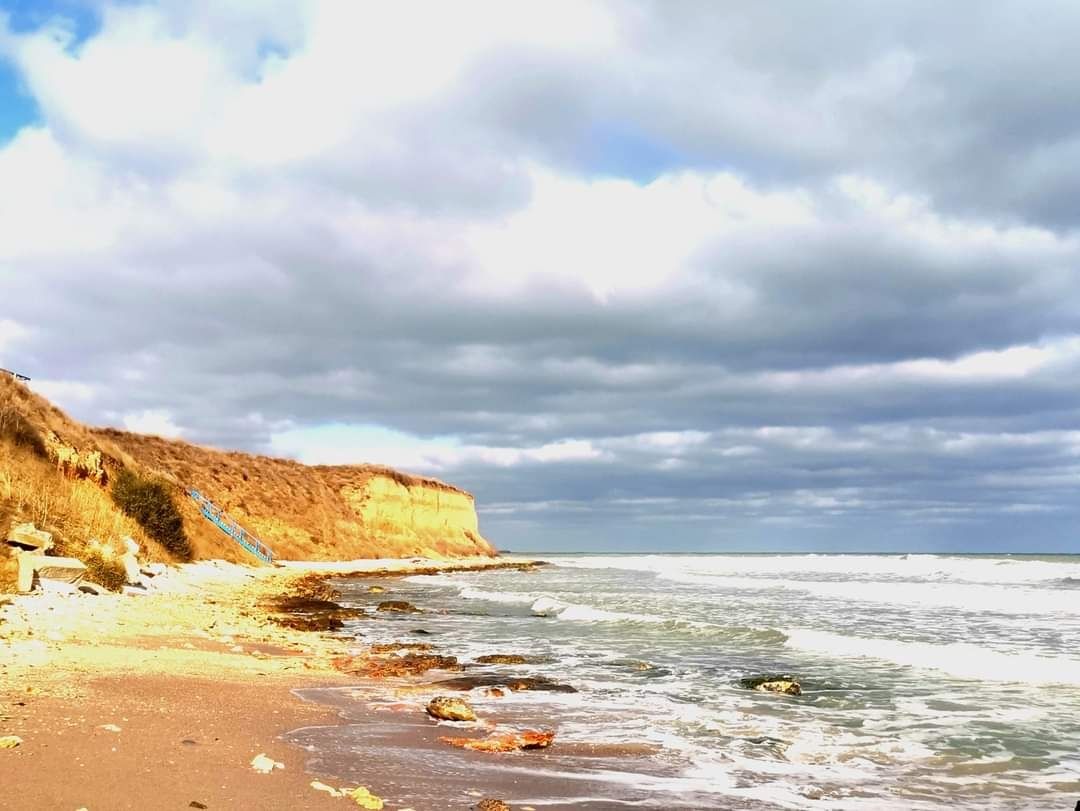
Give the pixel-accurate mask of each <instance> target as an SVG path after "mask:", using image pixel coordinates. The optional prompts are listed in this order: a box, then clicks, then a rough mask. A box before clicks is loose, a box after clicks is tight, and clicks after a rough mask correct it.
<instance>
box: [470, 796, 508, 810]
mask: <svg viewBox="0 0 1080 811" xmlns="http://www.w3.org/2000/svg"><path fill="white" fill-rule="evenodd" d="M473 809H474V811H511V809H510V806H508V805H507V804H506V803H505V802H503V801H502V800H496V799H494V798H492V797H485V798H484V799H483V800H481V801H480V802H478V803H477V804H476V805H474V806H473Z"/></svg>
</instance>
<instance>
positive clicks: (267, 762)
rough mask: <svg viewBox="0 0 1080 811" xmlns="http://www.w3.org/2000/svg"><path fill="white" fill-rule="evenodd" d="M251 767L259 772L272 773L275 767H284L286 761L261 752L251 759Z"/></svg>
mask: <svg viewBox="0 0 1080 811" xmlns="http://www.w3.org/2000/svg"><path fill="white" fill-rule="evenodd" d="M251 768H253V769H254V770H255V771H257V772H259V774H270V772H272V771H273V770H274V769H284V768H285V764H284V763H278V761H276V760H272V759H271V758H268V757H267V756H266V754H265V753H264V752H260V753H259V754H257V755H255V757H253V758H252V759H251Z"/></svg>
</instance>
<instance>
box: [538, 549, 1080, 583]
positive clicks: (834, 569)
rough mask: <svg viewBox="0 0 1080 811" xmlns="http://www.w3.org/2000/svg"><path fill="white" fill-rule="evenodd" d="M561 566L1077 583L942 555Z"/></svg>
mask: <svg viewBox="0 0 1080 811" xmlns="http://www.w3.org/2000/svg"><path fill="white" fill-rule="evenodd" d="M557 563H558V565H559V566H566V567H570V568H582V569H622V570H628V571H642V572H656V573H657V574H658V575H660V576H661V577H666V578H672V579H679V578H685V577H690V578H694V580H693V581H691V582H702V581H701V579H702V578H707V577H711V576H728V577H730V576H737V575H743V576H760V577H767V576H774V577H775V576H777V575H787V574H792V575H797V576H799V577H806V576H807V575H821V576H830V575H832V576H843V577H847V578H857V579H876V578H881V577H884V578H890V579H925V580H942V581H949V582H963V583H1039V582H1055V581H1056V582H1058V583H1060V582H1062V581H1064V580H1065V578H1069V577H1072V578H1080V561H1049V560H1031V559H1022V558H1011V557H985V558H982V557H978V558H976V557H966V556H942V555H634V556H631V555H627V556H621V555H620V556H617V557H615V556H607V555H590V556H580V557H572V558H558V559H557Z"/></svg>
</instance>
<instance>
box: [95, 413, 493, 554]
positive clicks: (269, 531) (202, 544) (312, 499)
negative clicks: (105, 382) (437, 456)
mask: <svg viewBox="0 0 1080 811" xmlns="http://www.w3.org/2000/svg"><path fill="white" fill-rule="evenodd" d="M98 433H99V434H100V436H101V437H102V438H103V439H105V440H107V441H108V442H110V443H112V444H114V445H115V446H116V447H118V448H120V449H122V450H123V451H124V452H125V453H126V454H129V455H130V456H131V457H132V458H134V459H135V460H137V461H138V462H139V463H140V464H142V465H145V466H146V467H148V468H152V469H155V470H159V471H162V472H164V473H166V474H167V475H168V476H170V477H171V478H172V479H174V480H175V481H176V482H177V483H179V484H183V485H185V486H188V487H194V488H196V489H197V490H199V491H200V492H202V493H203V494H204V495H206V496H207V497H209V498H210V499H211V500H213V501H214V502H215V503H216V504H218V506H220V507H222V508H223V509H225V510H226V511H227V512H228V513H229V514H230V515H231V516H232V517H233V518H234V519H236V520H237V521H238V522H239V523H240V524H241V525H243V526H244V527H245V528H246V529H247V530H248V531H249V532H252V533H253V534H255V535H257V536H258V537H259V538H260V539H261V540H262V541H263V542H264V543H266V544H267V545H269V546H270V548H271V549H273V551H274V554H275V555H276V556H277V557H279V558H293V559H301V558H302V559H308V560H346V559H350V558H365V557H366V558H371V557H412V556H424V557H436V558H442V557H463V556H471V555H494V554H495V552H494V550H493V549H492V547H491V545H490V544H489V543H488V542H487V541H486V540H485V539H484V538H483V537H482V536H481V535H480V531H479V527H478V526H477V517H476V508H475V505H474V502H473V497H472V496H471V495H470V494H469V493H466V492H464V491H463V490H460V489H458V488H456V487H453V486H452V485H449V484H446V483H444V482H440V481H438V480H436V479H430V478H424V477H420V476H410V475H408V474H404V473H401V472H398V471H395V470H391V469H389V468H384V467H378V466H371V465H358V466H337V467H312V466H306V465H301V464H299V463H298V462H293V461H290V460H286V459H271V458H268V457H263V456H252V455H249V454H241V453H225V452H222V451H217V450H212V449H210V448H202V447H198V446H195V445H189V444H186V443H183V442H175V441H170V440H165V439H160V438H157V437H146V436H140V435H137V434H127V433H123V432H119V431H112V430H105V431H99V432H98ZM185 510H186V512H185V518H188V520H187V521H186V523H187V525H188V527H189V531H190V534H191V535H192V540H193V545H194V546H195V549H196V553H197V554H198V555H200V556H208V555H211V554H213V555H219V554H221V545H222V544H223V543H226V542H227V543H231V541H228V539H227V538H225V537H224V536H223V535H222V534H221V533H220V531H219V530H217V529H216V528H214V527H213V526H211V525H209V524H207V522H205V521H202V520H201V519H199V517H198V513H197V511H196V510H195V508H194V505H193V504H190V505H185ZM189 516H190V518H189Z"/></svg>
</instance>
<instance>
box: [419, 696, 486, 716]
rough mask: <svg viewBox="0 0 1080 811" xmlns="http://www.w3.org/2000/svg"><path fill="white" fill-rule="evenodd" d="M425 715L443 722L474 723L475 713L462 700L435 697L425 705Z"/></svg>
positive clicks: (449, 697)
mask: <svg viewBox="0 0 1080 811" xmlns="http://www.w3.org/2000/svg"><path fill="white" fill-rule="evenodd" d="M427 713H428V715H430V716H431V717H432V718H439V719H441V720H443V721H475V720H476V712H475V710H473V708H472V706H471V705H470V704H469V702H468V701H466V700H465V699H463V698H453V697H451V696H436V697H435V698H433V699H431V701H429V702H428V705H427Z"/></svg>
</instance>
